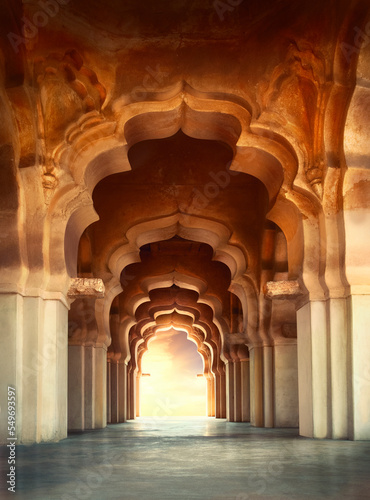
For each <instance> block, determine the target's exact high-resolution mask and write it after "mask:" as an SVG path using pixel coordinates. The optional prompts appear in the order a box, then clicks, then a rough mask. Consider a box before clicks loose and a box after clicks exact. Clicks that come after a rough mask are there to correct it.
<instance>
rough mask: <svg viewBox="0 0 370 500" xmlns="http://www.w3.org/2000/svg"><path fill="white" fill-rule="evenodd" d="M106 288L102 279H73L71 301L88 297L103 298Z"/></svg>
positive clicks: (70, 287)
mask: <svg viewBox="0 0 370 500" xmlns="http://www.w3.org/2000/svg"><path fill="white" fill-rule="evenodd" d="M104 292H105V287H104V283H103V280H101V279H100V278H72V279H71V283H70V286H69V290H68V297H69V298H70V299H81V298H86V297H95V298H97V299H100V298H103V297H104Z"/></svg>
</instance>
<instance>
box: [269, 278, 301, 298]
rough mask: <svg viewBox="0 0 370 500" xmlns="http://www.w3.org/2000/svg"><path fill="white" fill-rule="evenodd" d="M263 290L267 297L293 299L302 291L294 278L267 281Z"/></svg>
mask: <svg viewBox="0 0 370 500" xmlns="http://www.w3.org/2000/svg"><path fill="white" fill-rule="evenodd" d="M263 292H264V295H265V297H266V298H267V299H294V298H296V297H298V296H300V295H302V293H303V291H302V289H301V287H300V286H299V282H298V281H296V280H291V281H268V282H267V283H266V285H265V286H264V290H263Z"/></svg>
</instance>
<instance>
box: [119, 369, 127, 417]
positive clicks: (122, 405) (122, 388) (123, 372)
mask: <svg viewBox="0 0 370 500" xmlns="http://www.w3.org/2000/svg"><path fill="white" fill-rule="evenodd" d="M118 377H119V381H118V385H119V394H118V414H119V420H118V421H119V422H126V420H127V365H126V363H125V362H123V361H120V362H119V364H118Z"/></svg>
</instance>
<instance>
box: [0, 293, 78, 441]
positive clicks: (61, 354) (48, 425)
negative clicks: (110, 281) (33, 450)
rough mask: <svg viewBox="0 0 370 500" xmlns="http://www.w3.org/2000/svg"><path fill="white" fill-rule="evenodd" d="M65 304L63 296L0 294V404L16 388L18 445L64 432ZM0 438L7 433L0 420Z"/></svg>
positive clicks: (61, 435)
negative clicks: (10, 388) (1, 381)
mask: <svg viewBox="0 0 370 500" xmlns="http://www.w3.org/2000/svg"><path fill="white" fill-rule="evenodd" d="M67 323H68V308H67V304H66V302H65V301H64V299H63V298H62V297H61V298H60V299H44V298H41V297H23V296H21V295H20V294H17V293H4V294H0V324H1V327H2V334H1V336H0V372H1V380H3V383H2V384H1V387H0V405H1V407H2V408H7V390H8V386H12V387H14V388H15V390H16V403H17V406H16V418H17V420H16V426H17V427H16V434H17V436H16V437H17V439H18V441H17V442H18V444H30V443H35V442H36V443H38V442H42V441H45V442H47V441H58V440H60V439H63V438H65V437H66V436H67V384H68V366H67V359H68V354H67V339H68V330H67ZM0 420H1V422H0V435H1V442H2V443H6V438H7V437H8V430H7V422H6V419H0Z"/></svg>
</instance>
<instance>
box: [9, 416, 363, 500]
mask: <svg viewBox="0 0 370 500" xmlns="http://www.w3.org/2000/svg"><path fill="white" fill-rule="evenodd" d="M6 457H7V450H6V449H5V448H4V447H2V448H1V478H2V480H1V487H2V488H3V489H2V490H1V492H0V498H14V497H15V498H22V499H23V498H25V499H30V500H43V499H47V500H54V499H55V500H56V499H58V500H109V499H124V500H139V499H140V500H149V499H150V500H157V499H158V500H159V499H160V500H192V499H194V500H198V499H199V500H200V499H202V500H253V499H262V498H266V499H275V500H276V499H285V498H287V499H297V500H298V499H315V500H316V499H321V498H330V499H341V498H345V499H358V498H367V499H370V442H361V441H358V442H351V441H329V440H322V441H318V440H310V439H305V438H302V437H299V436H298V432H297V430H296V429H285V430H281V429H257V428H253V427H251V426H250V425H249V424H239V423H229V422H226V421H225V420H215V419H208V418H197V417H194V418H190V419H189V418H188V419H185V418H163V419H156V420H153V419H150V418H148V419H145V418H142V419H138V420H137V421H135V422H133V421H132V422H128V423H126V424H119V425H110V426H108V427H107V428H106V429H103V430H96V431H89V432H85V433H83V434H73V435H70V436H69V437H68V438H67V439H65V440H63V441H61V442H60V443H56V444H41V445H32V446H19V447H17V462H16V474H17V476H16V477H17V484H16V493H15V495H14V494H12V493H8V492H6V490H4V484H5V481H6V473H7V472H8V465H7V463H6Z"/></svg>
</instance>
